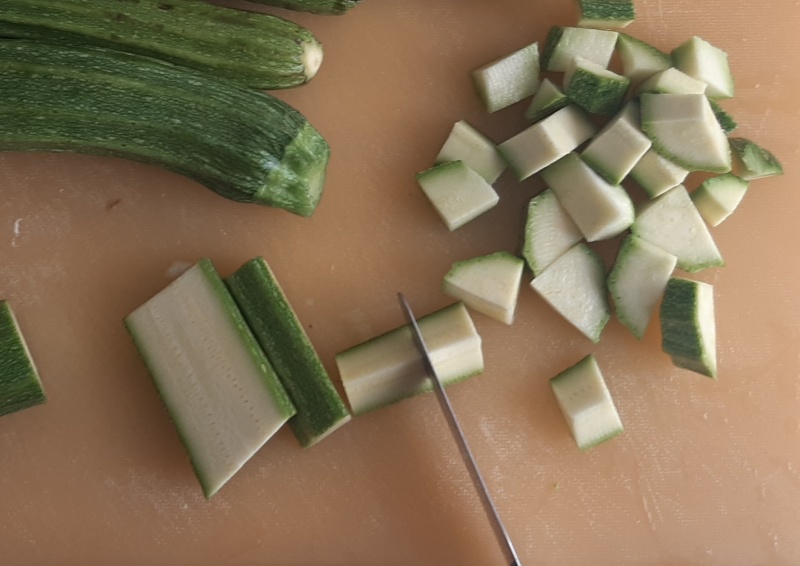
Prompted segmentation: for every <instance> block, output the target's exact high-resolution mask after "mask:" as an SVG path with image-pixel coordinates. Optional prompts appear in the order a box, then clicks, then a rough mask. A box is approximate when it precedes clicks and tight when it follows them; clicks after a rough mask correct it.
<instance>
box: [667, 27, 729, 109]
mask: <svg viewBox="0 0 800 566" xmlns="http://www.w3.org/2000/svg"><path fill="white" fill-rule="evenodd" d="M672 61H673V62H674V64H675V67H677V68H678V69H680V70H681V71H683V72H684V73H686V74H687V75H689V76H691V77H694V78H696V79H697V80H699V81H703V82H704V83H706V84H707V85H708V89H706V94H707V95H708V96H709V97H711V98H731V97H732V96H733V94H734V86H733V74H732V73H731V69H730V65H729V64H728V54H727V53H725V52H724V51H723V50H722V49H720V48H719V47H714V46H713V45H711V44H710V43H709V42H707V41H705V40H703V39H700V38H699V37H697V36H694V37H692V38H691V39H689V40H687V41H686V42H684V43H682V44H681V45H679V46H678V47H676V48H675V49H673V50H672Z"/></svg>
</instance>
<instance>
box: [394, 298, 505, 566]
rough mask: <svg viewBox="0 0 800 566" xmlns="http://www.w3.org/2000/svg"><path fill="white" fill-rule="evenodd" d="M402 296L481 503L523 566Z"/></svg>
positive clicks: (498, 535) (502, 541)
mask: <svg viewBox="0 0 800 566" xmlns="http://www.w3.org/2000/svg"><path fill="white" fill-rule="evenodd" d="M398 297H399V298H400V305H401V306H402V307H403V312H404V313H405V315H406V318H407V319H408V324H409V326H410V327H411V331H412V334H413V335H414V342H415V343H416V344H417V347H418V348H419V351H420V353H421V354H422V361H423V364H424V365H425V371H426V372H427V373H428V375H429V377H430V379H431V381H432V382H433V390H434V392H435V393H436V398H437V399H438V400H439V405H441V407H442V411H443V412H444V416H445V419H446V420H447V424H448V425H449V427H450V432H452V434H453V437H454V438H455V440H456V444H457V445H458V449H459V451H460V452H461V456H462V458H463V459H464V464H465V465H466V467H467V471H469V475H470V477H471V478H472V483H473V485H474V486H475V490H476V491H477V492H478V495H479V497H480V500H481V504H482V505H483V510H484V512H485V513H486V516H487V517H488V519H489V522H490V523H491V525H492V530H493V531H494V536H495V538H496V539H497V542H498V544H499V545H500V547H501V548H502V550H503V554H504V555H505V557H506V559H507V562H508V564H510V565H511V566H519V564H520V562H519V557H518V556H517V551H516V550H515V549H514V545H513V544H512V542H511V537H509V536H508V531H506V528H505V526H503V521H502V520H501V519H500V515H499V513H498V512H497V508H496V507H495V505H494V501H492V496H491V495H490V493H489V489H488V488H487V487H486V482H485V481H484V480H483V476H482V475H481V472H480V470H478V465H477V463H476V462H475V458H474V457H473V455H472V451H471V450H470V449H469V445H468V444H467V439H466V438H465V437H464V432H463V431H462V430H461V425H459V424H458V419H457V418H456V415H455V413H454V412H453V406H452V405H451V404H450V399H449V398H448V396H447V392H445V390H444V386H443V385H442V381H441V379H440V378H439V376H438V375H437V373H436V369H435V368H434V367H433V362H432V361H431V356H430V352H429V351H428V347H427V346H426V344H425V339H424V338H423V337H422V333H421V332H420V330H419V325H418V324H417V319H416V317H414V313H413V312H412V311H411V307H410V306H409V304H408V301H407V300H406V298H405V297H404V296H403V294H402V293H398Z"/></svg>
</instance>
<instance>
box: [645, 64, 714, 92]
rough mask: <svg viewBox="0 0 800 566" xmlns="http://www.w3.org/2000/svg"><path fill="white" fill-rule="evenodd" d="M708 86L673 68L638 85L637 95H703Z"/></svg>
mask: <svg viewBox="0 0 800 566" xmlns="http://www.w3.org/2000/svg"><path fill="white" fill-rule="evenodd" d="M707 88H708V85H707V84H706V83H704V82H703V81H698V80H697V79H695V78H693V77H690V76H689V75H687V74H686V73H684V72H683V71H679V70H678V69H676V68H675V67H670V68H669V69H665V70H663V71H660V72H658V73H656V74H655V75H653V76H652V77H650V78H649V79H647V80H646V81H644V82H643V83H642V84H641V85H639V89H638V91H637V92H638V94H642V93H645V92H653V93H660V94H705V93H706V89H707Z"/></svg>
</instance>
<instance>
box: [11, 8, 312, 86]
mask: <svg viewBox="0 0 800 566" xmlns="http://www.w3.org/2000/svg"><path fill="white" fill-rule="evenodd" d="M2 5H3V6H2V9H0V37H6V38H23V39H39V40H46V41H48V42H51V43H59V44H65V45H74V46H80V45H93V46H97V47H108V48H111V49H119V50H121V51H128V52H131V53H138V54H141V55H147V56H150V57H154V58H157V59H163V60H165V61H170V62H172V63H175V64H178V65H184V66H187V67H192V68H195V69H200V70H203V71H206V72H210V73H213V74H215V75H217V76H221V77H225V78H228V79H233V80H236V81H239V82H241V83H243V84H245V85H246V86H249V87H253V88H259V89H281V88H291V87H296V86H299V85H301V84H303V83H305V82H307V81H309V80H310V79H311V78H312V77H314V75H315V74H316V72H317V70H318V69H319V67H320V65H321V63H322V45H320V43H319V41H317V39H316V38H315V37H314V36H313V35H312V34H311V32H310V31H308V30H307V29H305V28H304V27H302V26H300V25H298V24H295V23H293V22H290V21H287V20H285V19H282V18H278V17H276V16H272V15H268V14H261V13H257V12H244V11H239V10H232V9H230V8H225V7H221V6H215V5H212V4H208V3H206V2H201V1H199V0H168V1H164V0H137V1H136V2H119V1H116V2H109V1H108V0H3V3H2Z"/></svg>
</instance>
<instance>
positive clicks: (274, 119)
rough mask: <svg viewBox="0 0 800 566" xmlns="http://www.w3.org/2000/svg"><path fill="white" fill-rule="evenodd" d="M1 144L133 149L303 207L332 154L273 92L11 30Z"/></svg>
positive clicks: (2, 72)
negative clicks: (29, 37)
mask: <svg viewBox="0 0 800 566" xmlns="http://www.w3.org/2000/svg"><path fill="white" fill-rule="evenodd" d="M0 151H68V152H77V153H89V154H96V155H109V156H116V157H123V158H128V159H134V160H138V161H143V162H146V163H151V164H154V165H159V166H161V167H164V168H166V169H169V170H171V171H174V172H176V173H179V174H181V175H184V176H186V177H189V178H191V179H194V180H196V181H198V182H199V183H201V184H203V185H205V186H206V187H208V188H209V189H211V190H213V191H215V192H217V193H218V194H220V195H222V196H224V197H226V198H229V199H232V200H235V201H240V202H254V203H259V204H264V205H269V206H276V207H280V208H284V209H286V210H289V211H290V212H293V213H295V214H299V215H302V216H308V215H310V214H311V213H312V212H313V211H314V209H315V208H316V206H317V203H318V202H319V199H320V196H321V194H322V187H323V183H324V180H325V172H326V169H327V164H328V159H329V156H330V148H329V146H328V144H327V143H326V141H325V140H324V139H323V138H322V136H321V135H320V134H319V133H318V132H317V131H316V130H315V129H314V128H313V127H312V126H311V125H310V124H309V123H308V121H307V120H306V119H305V118H304V117H303V116H302V115H301V114H300V113H299V112H297V111H296V110H294V109H293V108H292V107H291V106H289V105H288V104H286V103H284V102H282V101H280V100H278V99H277V98H275V97H273V96H270V95H269V94H266V93H262V92H259V91H256V90H252V89H248V88H245V87H240V86H238V85H236V84H235V83H232V82H230V81H227V80H223V79H218V78H215V77H213V76H210V75H208V74H207V73H203V72H200V71H195V70H192V69H188V68H185V67H179V66H176V65H173V64H171V63H167V62H163V61H158V60H156V59H152V58H150V57H144V56H141V55H135V54H131V53H124V52H121V51H115V50H110V49H104V48H99V47H66V46H63V45H52V44H47V43H42V42H37V41H26V40H21V39H20V40H14V39H6V40H0Z"/></svg>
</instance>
